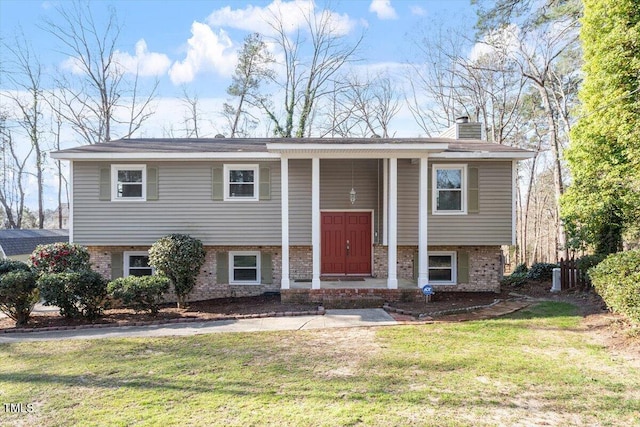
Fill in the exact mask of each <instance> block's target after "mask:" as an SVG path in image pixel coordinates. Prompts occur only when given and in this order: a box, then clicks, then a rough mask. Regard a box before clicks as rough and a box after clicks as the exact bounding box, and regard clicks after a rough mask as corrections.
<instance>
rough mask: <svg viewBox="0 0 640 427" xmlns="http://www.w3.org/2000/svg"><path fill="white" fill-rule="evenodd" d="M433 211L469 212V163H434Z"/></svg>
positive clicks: (442, 212) (438, 212)
mask: <svg viewBox="0 0 640 427" xmlns="http://www.w3.org/2000/svg"><path fill="white" fill-rule="evenodd" d="M432 183H433V189H432V193H433V200H432V206H433V213H434V214H466V213H467V165H433V177H432Z"/></svg>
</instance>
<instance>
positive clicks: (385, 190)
mask: <svg viewBox="0 0 640 427" xmlns="http://www.w3.org/2000/svg"><path fill="white" fill-rule="evenodd" d="M382 216H383V218H384V221H382V244H383V245H385V246H386V245H388V244H389V236H388V234H389V226H388V225H389V161H388V160H387V159H382Z"/></svg>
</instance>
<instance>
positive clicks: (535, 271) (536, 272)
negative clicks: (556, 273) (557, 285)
mask: <svg viewBox="0 0 640 427" xmlns="http://www.w3.org/2000/svg"><path fill="white" fill-rule="evenodd" d="M558 267H559V265H558V264H549V263H546V262H537V263H535V264H533V265H532V266H531V268H530V269H529V271H528V272H527V279H529V280H538V281H543V280H551V279H552V277H553V269H554V268H558Z"/></svg>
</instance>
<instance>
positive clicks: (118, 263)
mask: <svg viewBox="0 0 640 427" xmlns="http://www.w3.org/2000/svg"><path fill="white" fill-rule="evenodd" d="M123 276H124V258H123V254H122V252H112V253H111V280H115V279H117V278H118V277H123Z"/></svg>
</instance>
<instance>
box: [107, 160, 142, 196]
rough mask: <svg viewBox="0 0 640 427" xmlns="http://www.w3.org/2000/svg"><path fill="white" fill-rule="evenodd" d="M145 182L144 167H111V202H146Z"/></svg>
mask: <svg viewBox="0 0 640 427" xmlns="http://www.w3.org/2000/svg"><path fill="white" fill-rule="evenodd" d="M146 182H147V167H146V165H112V166H111V195H112V196H111V200H114V201H115V200H146V199H147V194H146V193H147V191H146V190H147V189H146Z"/></svg>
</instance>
